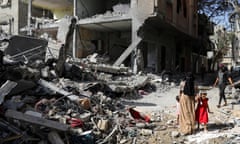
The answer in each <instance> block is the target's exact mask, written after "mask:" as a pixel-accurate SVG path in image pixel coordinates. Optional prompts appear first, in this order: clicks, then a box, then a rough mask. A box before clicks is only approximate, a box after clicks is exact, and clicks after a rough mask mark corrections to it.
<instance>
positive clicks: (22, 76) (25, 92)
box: [0, 59, 152, 144]
mask: <svg viewBox="0 0 240 144" xmlns="http://www.w3.org/2000/svg"><path fill="white" fill-rule="evenodd" d="M6 67H8V66H6ZM10 71H11V72H10ZM9 72H10V73H9ZM60 74H61V76H59V75H60ZM1 76H2V77H1V88H0V112H1V113H0V114H1V115H0V139H1V142H0V143H6V144H8V143H11V144H15V143H16V144H18V143H28V144H29V143H39V144H40V143H43V144H44V143H54V144H55V143H58V144H61V143H71V144H74V143H82V144H91V143H100V144H104V143H124V142H127V141H133V140H134V138H135V137H136V132H135V131H136V124H137V122H142V123H143V124H144V128H146V127H148V128H149V129H150V130H151V128H152V126H150V122H151V119H150V117H149V116H148V115H146V114H143V113H141V112H139V111H137V110H135V109H134V108H132V107H126V106H124V105H123V104H122V103H121V101H120V100H119V97H121V96H122V95H125V96H127V94H128V93H135V92H136V91H137V90H139V89H140V88H141V89H142V88H143V87H145V86H146V85H147V84H149V83H150V79H149V77H148V76H147V75H143V74H142V75H133V74H131V73H130V72H129V70H128V68H125V67H113V66H109V65H97V64H91V63H80V61H79V62H77V61H71V62H70V61H69V62H67V61H65V62H64V64H63V65H60V64H59V60H56V59H49V60H48V61H47V62H43V61H41V60H36V61H33V62H31V63H28V64H23V63H21V64H19V65H17V66H15V67H14V68H11V70H9V71H7V72H6V71H4V72H3V75H1ZM136 120H137V121H136ZM46 138H47V139H46ZM135 141H136V139H135Z"/></svg>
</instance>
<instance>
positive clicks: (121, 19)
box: [32, 0, 198, 73]
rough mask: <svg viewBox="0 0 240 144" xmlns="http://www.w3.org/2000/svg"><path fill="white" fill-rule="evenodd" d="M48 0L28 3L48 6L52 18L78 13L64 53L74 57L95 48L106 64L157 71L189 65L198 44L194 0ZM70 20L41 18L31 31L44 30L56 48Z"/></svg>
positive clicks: (184, 69) (62, 40) (195, 2)
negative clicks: (73, 35)
mask: <svg viewBox="0 0 240 144" xmlns="http://www.w3.org/2000/svg"><path fill="white" fill-rule="evenodd" d="M53 2H55V1H51V0H50V1H40V0H35V1H33V2H32V5H33V6H37V7H41V8H44V9H45V10H49V11H51V12H52V13H53V17H54V18H60V17H61V16H63V15H64V12H65V13H66V15H69V13H71V12H73V11H74V13H75V15H76V16H77V17H78V22H77V34H76V35H77V38H76V48H75V50H74V52H72V51H71V52H69V53H70V54H71V53H73V55H74V56H76V57H78V58H82V57H86V56H87V55H89V54H92V53H98V54H99V55H101V56H108V63H109V64H111V65H116V66H119V65H121V64H124V65H126V66H128V67H132V68H133V70H134V71H140V70H144V71H151V72H156V73H159V72H162V71H163V70H172V71H175V68H176V67H178V68H179V69H180V70H181V71H189V70H191V69H192V68H193V67H194V66H193V65H194V63H193V57H194V54H193V50H194V49H196V48H198V47H195V46H194V44H195V42H196V40H197V37H198V15H197V1H196V0H184V1H182V0H176V1H174V0H150V1H149V0H120V1H110V0H104V1H101V2H100V1H98V0H82V1H81V2H80V1H76V4H75V6H74V1H72V3H71V2H69V1H61V2H57V3H53ZM69 3H71V4H72V6H71V5H70V4H69ZM64 6H65V7H66V8H65V9H64V10H63V7H64ZM70 8H72V9H71V10H69V9H70ZM64 21H65V22H64ZM69 24H70V18H66V17H65V19H62V20H59V21H56V20H55V21H52V22H48V23H42V24H41V25H40V26H39V25H38V26H39V27H35V29H34V30H33V31H34V32H35V34H39V35H40V34H46V33H47V34H48V37H51V39H53V40H56V42H60V43H58V45H57V46H56V45H55V46H54V45H51V42H49V45H50V46H49V47H53V48H54V49H56V48H59V47H60V46H61V44H62V43H64V42H65V37H64V34H65V35H66V32H67V31H68V26H69ZM71 43H72V42H70V46H71V45H72V44H71ZM136 48H137V49H136ZM71 50H72V49H71ZM134 66H135V67H134Z"/></svg>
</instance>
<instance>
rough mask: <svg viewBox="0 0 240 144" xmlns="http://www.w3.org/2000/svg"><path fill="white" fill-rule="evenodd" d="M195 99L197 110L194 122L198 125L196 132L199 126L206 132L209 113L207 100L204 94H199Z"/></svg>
mask: <svg viewBox="0 0 240 144" xmlns="http://www.w3.org/2000/svg"><path fill="white" fill-rule="evenodd" d="M196 99H197V109H196V112H195V113H196V122H197V124H198V127H197V128H198V130H199V126H200V124H203V125H204V131H205V132H207V123H208V113H211V112H210V109H209V106H208V98H207V93H206V92H201V93H200V95H199V96H198V97H197V98H196Z"/></svg>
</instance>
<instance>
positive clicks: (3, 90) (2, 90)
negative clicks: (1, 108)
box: [0, 80, 17, 104]
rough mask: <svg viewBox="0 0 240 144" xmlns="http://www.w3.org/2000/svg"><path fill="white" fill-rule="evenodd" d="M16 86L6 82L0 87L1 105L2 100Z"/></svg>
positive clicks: (11, 82) (14, 83)
mask: <svg viewBox="0 0 240 144" xmlns="http://www.w3.org/2000/svg"><path fill="white" fill-rule="evenodd" d="M16 86H17V83H16V82H13V81H9V80H7V81H6V82H5V83H4V84H3V85H2V86H1V87H0V104H2V103H3V101H4V98H5V96H6V95H8V94H9V93H10V91H11V90H12V89H13V88H14V87H16Z"/></svg>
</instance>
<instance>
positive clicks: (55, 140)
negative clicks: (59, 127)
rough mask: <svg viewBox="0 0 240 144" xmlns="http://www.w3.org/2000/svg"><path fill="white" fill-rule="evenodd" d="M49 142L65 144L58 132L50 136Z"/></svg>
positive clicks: (51, 133) (53, 132)
mask: <svg viewBox="0 0 240 144" xmlns="http://www.w3.org/2000/svg"><path fill="white" fill-rule="evenodd" d="M48 140H49V141H50V142H51V143H52V144H64V142H63V140H62V139H61V137H60V136H59V134H58V133H57V132H56V131H51V132H50V133H49V134H48Z"/></svg>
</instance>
